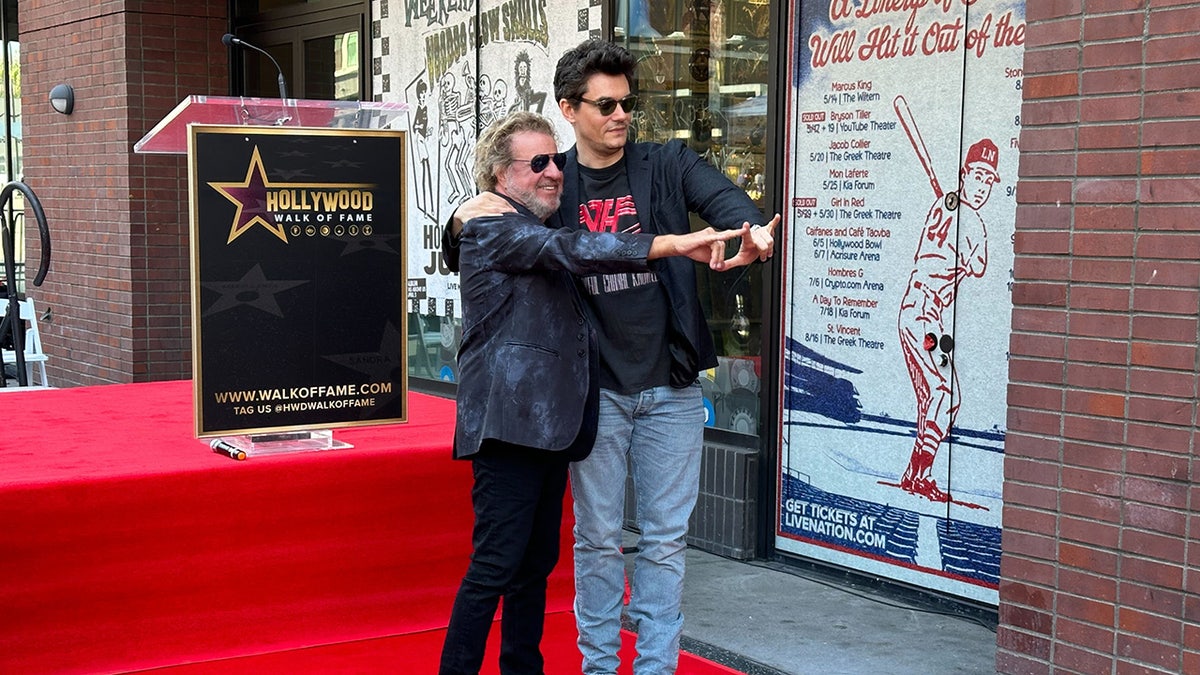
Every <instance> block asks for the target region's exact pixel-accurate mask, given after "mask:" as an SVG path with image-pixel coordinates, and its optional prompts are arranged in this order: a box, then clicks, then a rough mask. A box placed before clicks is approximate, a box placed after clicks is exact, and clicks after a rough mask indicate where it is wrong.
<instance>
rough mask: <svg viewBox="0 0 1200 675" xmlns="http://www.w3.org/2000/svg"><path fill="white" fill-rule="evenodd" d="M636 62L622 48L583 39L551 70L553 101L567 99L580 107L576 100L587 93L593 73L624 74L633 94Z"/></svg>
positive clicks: (603, 42) (599, 41) (600, 41)
mask: <svg viewBox="0 0 1200 675" xmlns="http://www.w3.org/2000/svg"><path fill="white" fill-rule="evenodd" d="M636 66H637V61H635V60H634V58H633V55H632V54H630V53H629V51H628V50H626V49H625V48H624V47H622V46H620V45H617V44H613V43H611V42H605V41H604V40H586V41H584V42H581V43H580V44H579V45H578V46H577V47H575V48H573V49H570V50H568V51H567V53H565V54H563V55H562V58H560V59H559V60H558V66H556V67H555V69H554V99H555V100H556V101H561V100H562V99H564V98H565V99H567V100H568V101H570V102H571V105H573V106H574V107H579V97H580V96H583V94H584V92H585V91H586V90H587V81H588V78H589V77H591V76H592V75H595V74H596V73H604V74H605V75H624V76H625V79H626V80H627V81H628V82H629V90H630V91H634V90H635V88H636V81H635V80H634V69H635V68H636Z"/></svg>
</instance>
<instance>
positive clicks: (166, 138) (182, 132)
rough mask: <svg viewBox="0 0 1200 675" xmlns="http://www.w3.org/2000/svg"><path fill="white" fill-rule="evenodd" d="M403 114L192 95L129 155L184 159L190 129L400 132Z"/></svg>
mask: <svg viewBox="0 0 1200 675" xmlns="http://www.w3.org/2000/svg"><path fill="white" fill-rule="evenodd" d="M408 110H409V106H408V105H407V104H405V103H382V102H373V101H311V100H308V99H293V98H289V99H286V100H280V99H277V98H251V97H246V96H200V95H195V94H193V95H192V96H188V97H187V98H185V99H183V100H182V101H180V102H179V104H178V105H176V106H175V109H174V110H172V111H171V112H170V113H168V114H167V116H166V117H164V118H162V121H160V122H159V123H158V124H156V125H155V126H154V128H153V129H151V130H150V131H149V132H148V133H147V134H146V135H145V136H143V137H142V139H141V140H139V141H138V142H137V143H134V144H133V151H134V152H136V153H139V154H172V155H182V154H185V153H186V152H187V141H188V129H187V128H188V125H189V124H214V125H232V126H247V127H263V126H266V127H286V128H296V127H310V128H328V129H395V130H401V129H406V128H407V126H408Z"/></svg>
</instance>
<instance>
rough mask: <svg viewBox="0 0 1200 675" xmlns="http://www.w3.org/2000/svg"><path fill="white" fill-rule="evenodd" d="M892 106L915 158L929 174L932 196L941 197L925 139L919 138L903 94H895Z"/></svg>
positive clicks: (919, 135)
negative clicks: (914, 153)
mask: <svg viewBox="0 0 1200 675" xmlns="http://www.w3.org/2000/svg"><path fill="white" fill-rule="evenodd" d="M892 107H893V108H894V109H895V110H896V116H897V117H899V118H900V126H902V127H904V133H905V134H906V135H907V136H908V141H909V142H910V143H912V146H913V150H914V151H915V152H916V153H917V159H919V160H920V161H921V168H923V169H925V175H926V176H929V186H930V187H932V188H933V194H934V196H935V197H937V198H938V199H941V198H942V195H943V194H944V193H943V192H942V185H941V183H938V179H937V174H935V173H934V172H933V160H932V159H931V158H930V157H929V149H928V148H926V147H925V140H924V139H923V138H921V130H920V129H918V128H917V121H916V119H914V118H913V114H912V111H911V110H909V109H908V101H906V100H904V97H903V96H897V97H896V100H894V101H892Z"/></svg>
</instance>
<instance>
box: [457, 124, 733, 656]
mask: <svg viewBox="0 0 1200 675" xmlns="http://www.w3.org/2000/svg"><path fill="white" fill-rule="evenodd" d="M565 165H566V157H565V155H563V154H562V153H560V152H558V150H557V147H556V143H555V140H554V130H553V126H552V125H551V124H550V122H549V121H548V120H547V119H545V118H544V117H542V116H540V115H537V114H534V113H529V112H516V113H512V114H510V115H509V116H507V117H505V118H504V119H501V120H499V121H497V122H496V123H494V124H493V125H491V126H490V127H488V129H487V130H485V131H484V133H483V135H482V136H481V137H480V139H479V142H478V144H477V145H476V147H475V168H474V174H475V176H474V177H475V182H476V184H477V185H478V187H479V188H480V189H481V190H484V191H489V192H491V193H492V194H495V195H496V196H497V197H498V198H500V199H502V200H504V202H505V203H506V204H508V205H509V206H510V208H511V209H512V211H511V212H509V213H505V214H502V215H498V216H488V217H480V218H475V219H473V220H470V221H468V222H467V223H466V224H465V225H464V226H463V228H462V232H461V236H460V237H459V239H458V244H457V245H452V242H449V241H447V242H446V243H445V246H446V248H447V251H448V253H449V254H450V255H448V260H447V262H448V264H449V265H450V267H451V269H455V270H459V271H461V273H462V302H463V341H462V347H461V349H460V350H459V354H458V361H459V388H458V410H457V419H456V423H455V433H454V455H455V457H456V458H470V459H471V460H472V470H473V473H474V480H475V483H474V488H473V489H472V493H471V498H472V504H473V506H474V510H475V526H474V531H473V535H472V544H473V546H474V552H473V554H472V556H471V563H470V565H469V567H468V568H467V572H466V575H465V576H464V578H463V580H462V584H461V585H460V587H459V590H458V594H457V596H456V597H455V601H454V608H453V611H452V614H451V618H450V625H449V627H448V629H447V632H446V641H445V645H444V647H443V650H442V658H441V668H440V672H441V673H442V674H443V675H452V674H453V675H457V674H460V673H471V674H474V673H478V672H479V669H480V667H481V665H482V663H483V657H484V646H485V644H486V642H487V636H488V632H489V630H490V628H491V624H492V621H493V619H494V618H495V614H496V608H497V605H498V604H499V601H500V598H501V597H503V598H504V613H503V619H502V621H501V627H500V632H501V647H500V672H502V673H506V674H507V673H541V672H542V671H543V661H542V656H541V652H540V648H539V644H540V642H541V636H542V621H543V616H544V614H545V609H546V608H545V605H546V578H547V576H548V575H549V574H550V572H551V570H553V568H554V565H555V563H556V562H557V560H558V551H559V536H558V535H559V527H560V525H561V521H562V501H563V492H564V491H565V489H566V482H567V467H568V463H569V462H571V461H575V460H580V459H583V458H584V457H586V456H587V454H588V452H589V451H590V450H591V447H592V442H593V440H594V438H595V435H596V427H597V415H598V409H599V402H598V399H599V394H598V384H597V379H596V371H597V369H598V355H597V346H596V337H595V333H594V331H592V330H591V327H590V325H589V323H588V321H587V319H586V317H585V316H584V313H583V308H582V303H581V302H580V299H579V297H578V291H577V289H576V286H575V282H574V280H573V277H572V275H573V274H574V275H587V274H596V273H608V272H632V273H642V274H644V273H646V271H647V269H648V266H647V265H648V261H650V260H654V259H657V258H662V257H666V256H688V257H690V258H691V259H693V260H697V261H700V262H706V263H709V264H710V265H711V266H713V267H714V268H716V269H721V268H724V267H726V266H728V265H742V264H746V263H748V262H750V261H751V260H753V257H752V256H749V255H741V256H735V257H734V258H732V259H730V260H728V261H726V260H725V241H727V240H729V239H732V238H737V237H739V236H740V237H742V238H743V239H749V236H750V235H749V229H746V230H744V231H742V232H739V231H729V232H716V231H715V230H713V229H712V228H708V229H707V230H704V231H702V232H696V233H686V234H682V235H664V236H652V235H648V234H616V233H592V232H586V231H579V230H567V229H552V228H548V227H546V226H545V224H544V222H543V221H545V219H546V218H548V217H549V216H550V215H551V214H553V213H555V212H556V211H557V210H558V208H559V201H560V200H559V198H560V195H561V193H562V187H563V183H562V178H563V174H562V169H563V167H564V166H565Z"/></svg>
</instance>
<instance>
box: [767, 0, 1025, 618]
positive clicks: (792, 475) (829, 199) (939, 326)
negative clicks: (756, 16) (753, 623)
mask: <svg viewBox="0 0 1200 675" xmlns="http://www.w3.org/2000/svg"><path fill="white" fill-rule="evenodd" d="M787 32H788V46H789V52H788V62H787V75H788V82H787V89H786V95H787V97H788V101H787V124H788V134H787V139H786V142H787V143H788V144H789V147H788V148H787V151H786V154H785V156H786V157H787V158H788V160H787V166H785V174H786V177H785V197H786V199H787V200H788V210H787V212H786V216H785V218H786V220H787V221H788V222H787V223H786V224H785V225H786V226H785V227H784V228H782V229H783V230H785V231H786V232H787V233H788V238H787V242H786V245H785V246H784V247H783V249H784V250H783V251H782V255H783V265H784V270H785V272H784V277H785V278H784V300H783V306H782V316H781V323H782V326H783V335H782V338H781V341H782V344H781V353H782V364H781V378H782V392H781V400H780V427H779V441H780V443H779V463H778V473H777V480H778V490H779V492H778V495H779V500H778V508H777V511H776V514H775V515H776V526H775V532H776V546H777V547H778V548H779V549H780V550H781V551H787V552H790V553H794V554H797V555H802V556H806V557H811V558H816V559H820V560H824V561H828V562H831V563H834V564H837V565H840V566H843V567H848V568H851V569H857V570H860V571H862V572H865V573H868V574H872V575H879V576H881V577H885V578H890V579H894V580H897V581H900V582H904V583H909V584H913V585H917V586H921V587H924V588H929V589H933V590H938V591H943V592H946V593H948V594H952V595H957V596H960V597H964V598H969V599H972V600H976V601H979V602H982V603H987V604H993V605H994V604H996V603H997V602H998V592H997V588H998V583H999V567H1000V526H1001V515H1002V510H1003V502H1002V483H1003V453H1004V437H1005V419H1006V406H1005V401H1006V382H1007V372H1008V367H1007V350H1008V339H1009V331H1010V326H1009V321H1010V316H1011V307H1012V301H1011V280H1012V264H1013V255H1012V240H1013V236H1014V222H1015V217H1016V199H1015V192H1016V179H1017V159H1018V138H1019V135H1020V114H1021V85H1022V75H1023V73H1022V59H1023V51H1024V47H1023V45H1024V36H1025V10H1024V3H1023V2H1018V1H1013V0H929V1H923V2H911V3H907V2H906V3H894V2H876V1H873V0H860V1H851V0H820V1H806V2H800V3H796V4H795V5H793V7H792V8H791V10H790V12H789V17H788V26H787Z"/></svg>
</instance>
